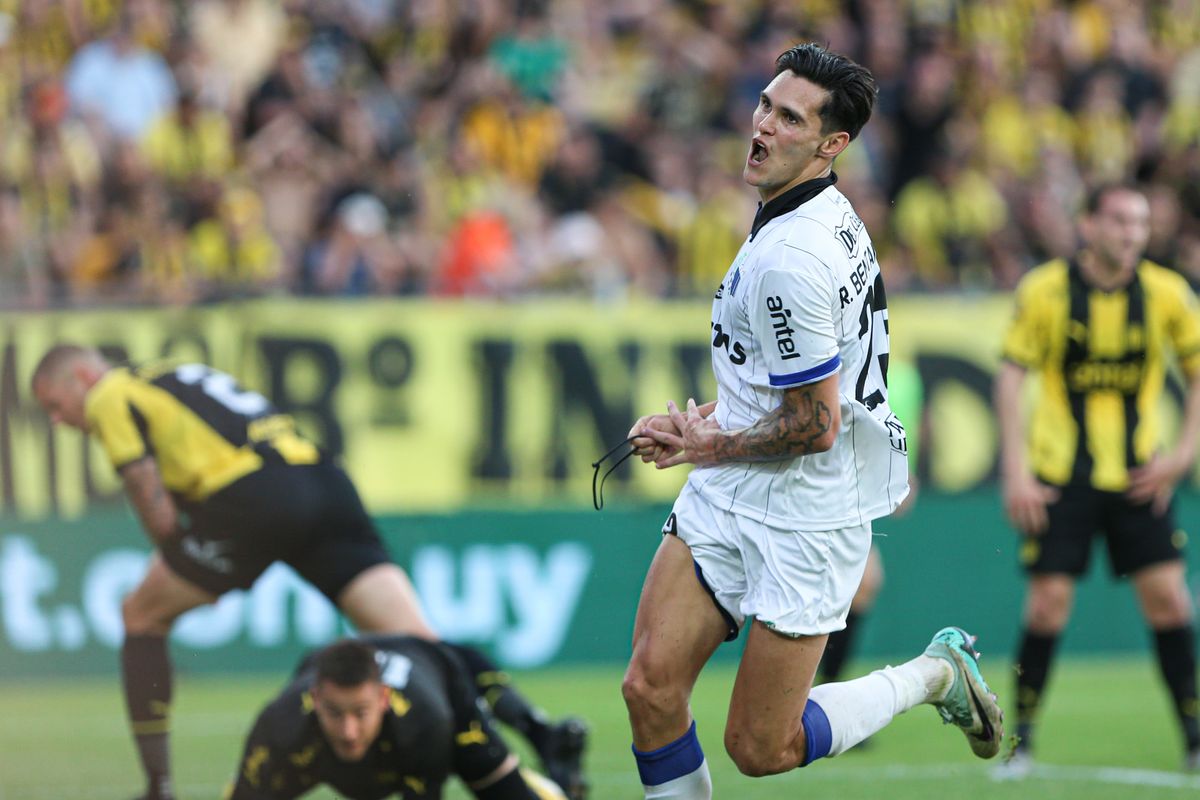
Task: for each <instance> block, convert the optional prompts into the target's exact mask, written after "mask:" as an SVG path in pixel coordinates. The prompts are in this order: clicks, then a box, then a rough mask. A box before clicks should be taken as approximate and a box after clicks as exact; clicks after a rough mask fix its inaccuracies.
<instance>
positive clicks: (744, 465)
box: [622, 44, 1003, 800]
mask: <svg viewBox="0 0 1200 800" xmlns="http://www.w3.org/2000/svg"><path fill="white" fill-rule="evenodd" d="M874 98H875V83H874V79H873V78H872V77H871V74H870V73H869V72H868V71H867V70H865V69H863V68H862V67H861V66H859V65H858V64H855V63H854V62H852V61H850V60H849V59H847V58H845V57H843V56H839V55H837V54H834V53H830V52H828V51H826V50H824V49H822V48H820V47H818V46H816V45H812V44H804V45H797V46H796V47H793V48H791V49H790V50H787V51H785V52H784V53H783V54H782V55H780V57H779V58H778V59H777V60H776V74H775V77H774V78H773V79H772V81H771V82H770V84H768V85H767V87H766V88H765V89H763V91H762V93H761V95H760V97H759V104H758V107H757V109H756V110H755V112H754V119H753V122H754V132H753V138H752V139H751V143H750V148H749V152H748V153H747V157H746V166H745V168H744V170H743V176H744V178H745V179H746V182H747V183H749V184H750V185H751V186H754V187H755V188H756V189H757V190H758V194H759V198H760V200H761V205H760V206H759V211H758V213H757V214H756V215H755V219H754V222H753V225H752V227H751V230H750V235H749V236H748V237H747V239H746V241H745V243H744V244H743V245H742V247H741V249H740V250H739V252H738V254H737V257H736V258H735V259H734V261H733V263H732V264H731V265H730V268H729V271H728V272H727V273H726V275H725V279H724V280H723V281H722V282H721V285H720V287H719V288H718V289H717V292H716V297H715V299H714V301H713V311H712V321H711V330H710V333H711V336H712V340H711V341H712V363H713V372H714V375H715V377H716V380H717V399H716V400H715V401H713V402H709V403H705V404H703V405H700V406H698V405H696V403H695V401H694V400H689V401H688V404H687V409H686V412H685V411H683V410H681V409H679V408H678V407H676V406H675V404H674V403H673V402H671V403H668V404H667V409H668V413H667V414H658V415H651V416H647V417H642V418H641V419H639V420H638V421H637V422H636V423H635V424H634V426H633V429H632V430H631V431H630V436H631V441H632V443H633V448H634V452H635V453H636V454H638V455H640V456H641V458H642V460H643V461H646V462H649V461H653V462H654V463H655V466H657V467H658V468H660V469H662V468H668V467H673V466H678V465H681V464H692V465H694V467H695V468H694V469H693V471H692V473H691V474H690V475H689V477H688V480H687V483H686V484H685V485H684V487H683V489H682V490H681V492H680V494H679V497H678V498H677V499H676V501H675V505H674V507H673V508H672V510H671V514H670V515H669V516H668V518H667V522H666V524H665V525H664V527H663V532H664V534H666V535H664V536H663V540H662V543H661V544H660V546H659V549H658V552H657V553H656V554H655V556H654V561H653V563H652V564H651V565H650V569H649V572H648V573H647V576H646V581H645V584H644V585H643V587H642V596H641V600H640V602H639V605H638V614H637V619H636V621H635V623H634V635H633V639H634V644H633V655H632V658H631V659H630V663H629V668H628V670H627V671H626V675H625V681H624V684H623V686H622V689H623V693H624V696H625V702H626V706H627V707H628V709H629V718H630V723H631V726H632V728H633V749H634V757H635V759H636V760H637V765H638V774H639V776H640V778H641V780H642V785H643V787H644V789H645V796H646V797H647V798H648V799H649V798H654V800H666V799H667V798H689V799H690V800H695V799H696V798H700V799H701V800H703V799H704V798H709V797H711V796H712V785H711V780H710V778H709V773H708V767H707V762H706V761H705V760H704V755H703V752H702V750H701V748H700V744H699V740H698V739H697V737H696V723H695V722H694V721H693V719H692V715H691V710H690V709H689V708H688V701H687V699H688V697H689V696H690V694H691V689H692V685H693V683H694V681H695V680H696V677H697V676H698V675H699V673H700V670H701V669H702V668H703V666H704V664H705V663H706V662H707V661H708V659H709V657H711V655H712V654H713V652H714V651H715V650H716V648H717V647H718V646H719V645H720V643H721V641H722V640H729V639H732V638H735V637H737V636H738V635H739V634H740V632H741V631H742V630H743V629H745V630H747V640H746V646H745V649H744V651H743V653H742V657H741V665H740V667H739V669H738V677H737V681H736V683H735V685H734V688H733V693H732V696H731V698H730V705H729V714H728V717H727V719H726V729H725V749H726V751H727V752H728V753H729V755H730V757H731V758H732V759H733V760H734V762H735V763H736V764H737V766H738V768H739V769H740V770H741V771H742V772H743V773H744V774H747V775H754V776H759V775H769V774H774V773H778V772H783V771H785V770H789V769H792V768H794V767H797V766H805V765H808V764H811V763H812V762H814V761H815V760H817V759H819V758H822V757H824V756H828V755H837V754H838V753H840V752H843V751H845V750H846V749H847V748H849V747H852V746H853V745H854V744H857V743H858V742H860V741H862V740H863V739H864V738H866V737H867V736H870V735H871V734H872V733H874V732H875V731H877V730H879V729H880V728H882V727H883V726H885V725H887V724H888V723H889V722H890V721H891V720H892V718H893V717H894V716H895V715H896V714H899V713H901V712H903V711H905V710H907V709H909V708H911V707H913V706H915V705H919V704H921V703H929V704H932V705H933V706H934V707H935V708H937V710H938V712H939V714H940V715H941V716H942V717H943V719H945V720H946V721H948V722H952V723H954V724H955V725H957V726H958V727H959V728H960V729H962V730H963V732H964V733H965V734H966V735H967V740H968V743H969V744H970V746H971V749H972V751H973V752H974V753H975V754H976V755H978V756H980V757H983V758H990V757H992V756H994V755H995V754H996V753H997V752H998V751H999V748H1000V740H1001V738H1002V735H1003V731H1002V726H1001V724H1000V723H1001V718H1000V717H1001V715H1000V709H999V707H998V705H997V704H996V702H995V698H994V695H992V694H991V690H990V689H988V687H987V684H986V683H985V682H984V680H983V676H982V675H981V674H980V672H979V669H978V666H977V665H976V663H975V651H974V650H973V647H972V644H973V641H974V640H973V638H972V637H970V636H969V635H967V634H966V633H964V632H963V631H962V630H961V629H959V628H945V629H943V630H941V631H939V632H938V633H937V634H936V635H935V636H934V639H933V641H932V642H931V643H930V644H929V646H928V647H927V648H926V650H925V652H924V654H922V655H920V656H918V657H916V658H914V659H912V660H910V661H908V662H905V663H904V664H901V665H900V666H899V667H895V668H892V667H888V668H886V669H883V670H879V671H877V672H875V673H872V674H871V675H869V676H867V677H864V678H859V679H857V680H854V681H849V682H846V683H826V684H823V685H821V686H819V687H816V688H813V686H812V682H813V675H814V673H815V672H816V668H817V663H818V662H819V661H820V658H821V653H822V651H823V650H824V648H825V642H826V638H827V635H828V634H829V633H830V632H832V631H836V630H839V629H841V628H842V627H843V626H844V624H845V619H846V614H847V612H848V610H849V608H850V602H851V600H852V599H853V597H854V593H855V590H856V589H857V588H858V585H859V582H860V580H861V578H862V575H863V570H864V568H865V566H866V563H867V557H868V553H869V552H870V546H871V521H872V520H874V519H876V518H878V517H881V516H883V515H885V514H888V513H890V512H891V511H892V510H894V509H895V508H896V507H897V506H898V505H899V504H900V502H901V501H902V500H903V499H904V498H905V496H906V495H907V493H908V461H907V458H906V452H905V451H906V449H907V442H906V438H905V433H904V425H903V424H902V423H901V421H900V420H899V419H897V418H896V415H895V414H894V413H892V411H891V409H890V407H889V406H888V401H887V367H888V352H889V347H888V312H887V296H886V293H885V292H884V287H883V279H882V278H881V276H880V271H879V264H878V262H877V261H876V258H875V251H874V248H873V247H872V246H871V237H870V236H869V235H868V234H867V231H866V227H865V226H864V225H863V222H862V220H861V219H860V218H859V216H858V215H857V214H856V213H855V212H854V209H853V208H852V207H851V205H850V203H849V201H848V200H847V199H846V198H845V197H844V196H842V194H841V193H840V192H839V191H838V190H837V189H836V188H835V187H834V184H835V183H836V182H837V177H836V175H835V174H834V173H833V170H832V167H833V160H834V159H835V158H836V157H837V156H838V155H839V154H840V153H841V152H842V151H843V150H844V149H845V148H846V146H847V145H848V144H849V142H850V140H851V139H853V138H854V137H855V136H856V135H857V134H858V132H859V131H860V130H861V129H862V126H863V125H864V124H865V123H866V121H867V119H868V118H869V117H870V114H871V109H872V107H873V104H874Z"/></svg>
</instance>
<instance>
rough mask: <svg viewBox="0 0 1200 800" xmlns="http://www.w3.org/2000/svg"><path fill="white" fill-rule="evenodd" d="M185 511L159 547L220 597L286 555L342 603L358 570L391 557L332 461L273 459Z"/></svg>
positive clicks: (174, 565)
mask: <svg viewBox="0 0 1200 800" xmlns="http://www.w3.org/2000/svg"><path fill="white" fill-rule="evenodd" d="M180 510H181V512H183V516H184V517H185V519H184V520H183V524H182V528H183V531H182V533H181V535H180V536H178V537H176V538H175V539H173V540H172V541H171V542H169V543H168V544H165V545H163V546H161V547H160V551H161V552H162V556H163V560H164V561H166V562H167V565H168V566H170V568H171V569H172V570H174V571H175V572H176V573H177V574H178V575H179V576H180V577H182V578H184V579H185V580H187V581H189V582H191V583H194V584H195V585H196V586H199V587H200V588H202V589H204V590H205V591H208V592H212V593H213V594H217V595H220V594H224V593H225V592H227V591H229V590H231V589H247V588H249V587H250V586H251V584H253V583H254V581H255V580H257V579H258V576H259V575H261V574H262V573H263V571H264V570H265V569H266V568H267V567H269V566H270V565H271V564H272V563H274V562H276V561H282V562H284V563H285V564H288V565H289V566H291V567H292V568H293V569H294V570H296V572H298V573H299V574H300V575H301V576H302V577H303V578H304V579H305V580H307V581H308V582H309V583H311V584H312V585H313V586H315V587H316V588H317V589H319V590H320V591H321V592H322V593H323V594H324V595H325V596H326V597H328V598H329V599H330V600H331V601H333V602H334V603H336V602H337V598H338V596H339V595H340V594H341V592H342V590H343V589H345V588H346V585H347V584H348V583H350V581H351V580H353V579H354V578H355V577H356V576H358V575H359V574H360V573H362V572H363V571H364V570H366V569H368V568H370V567H373V566H375V565H376V564H385V563H389V562H390V561H391V558H390V557H389V555H388V552H387V548H386V547H384V545H383V542H382V541H381V540H380V538H379V534H378V532H377V531H376V529H375V524H374V523H373V522H372V521H371V518H370V516H369V515H368V514H367V511H366V509H365V508H363V504H362V500H360V499H359V496H358V492H357V490H355V488H354V484H353V483H351V481H350V477H349V476H348V475H347V474H346V473H345V472H344V471H343V470H342V469H341V468H340V467H338V466H336V465H334V464H331V463H325V462H322V463H318V464H311V465H289V464H268V465H266V466H264V467H263V468H262V469H260V470H258V471H257V472H252V473H251V474H249V475H247V476H245V477H244V478H240V479H238V480H237V481H234V482H233V483H231V484H230V485H229V486H226V487H225V488H224V489H221V490H220V491H218V492H216V493H215V494H213V495H212V496H211V497H209V498H208V499H206V500H204V501H203V502H200V503H186V502H185V503H180Z"/></svg>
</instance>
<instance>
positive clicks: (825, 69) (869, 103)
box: [775, 42, 879, 139]
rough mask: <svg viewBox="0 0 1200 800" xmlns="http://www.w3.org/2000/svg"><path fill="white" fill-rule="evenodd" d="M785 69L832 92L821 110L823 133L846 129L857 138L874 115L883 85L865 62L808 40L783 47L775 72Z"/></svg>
mask: <svg viewBox="0 0 1200 800" xmlns="http://www.w3.org/2000/svg"><path fill="white" fill-rule="evenodd" d="M784 70H791V71H792V73H793V74H795V75H798V76H800V77H801V78H806V79H808V80H810V81H812V82H813V83H815V84H816V85H817V86H820V87H821V88H822V89H824V90H825V91H827V92H829V99H828V100H826V101H825V104H824V105H823V106H821V109H820V111H819V112H818V113H819V114H820V115H821V132H822V133H832V132H834V131H846V132H847V133H849V134H850V138H851V139H854V138H855V137H856V136H858V132H859V131H861V130H862V129H863V126H864V125H866V124H867V120H869V119H870V118H871V110H872V109H873V108H874V107H875V96H876V95H878V94H879V87H878V86H876V85H875V76H873V75H872V74H871V71H870V70H869V69H867V68H866V67H864V66H862V65H861V64H858V63H856V62H854V61H851V60H850V59H848V58H846V57H845V56H843V55H839V54H838V53H831V52H829V51H828V50H826V49H825V48H824V47H821V46H820V45H819V44H814V43H813V42H805V43H804V44H798V45H796V46H795V47H792V48H790V49H788V50H785V51H783V52H782V53H781V54H780V55H779V58H777V59H775V74H776V75H779V74H780V73H782V72H783V71H784Z"/></svg>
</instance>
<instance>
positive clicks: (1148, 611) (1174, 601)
mask: <svg viewBox="0 0 1200 800" xmlns="http://www.w3.org/2000/svg"><path fill="white" fill-rule="evenodd" d="M1142 606H1143V608H1144V609H1145V616H1146V620H1147V621H1148V622H1149V623H1150V626H1151V627H1153V628H1156V629H1165V628H1177V627H1180V626H1183V625H1187V624H1188V623H1190V622H1191V621H1192V607H1191V602H1190V598H1189V597H1188V594H1187V590H1186V589H1180V590H1174V589H1173V588H1172V589H1171V590H1166V591H1161V592H1153V593H1149V594H1147V595H1146V596H1144V597H1143V599H1142Z"/></svg>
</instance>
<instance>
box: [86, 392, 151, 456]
mask: <svg viewBox="0 0 1200 800" xmlns="http://www.w3.org/2000/svg"><path fill="white" fill-rule="evenodd" d="M87 419H88V425H89V426H90V427H91V431H92V433H93V434H95V436H96V438H97V439H98V440H99V441H100V444H101V445H102V446H103V447H104V451H105V453H107V454H108V460H109V461H110V462H112V465H113V468H114V469H118V470H119V469H121V467H124V466H125V465H126V464H132V463H133V462H134V461H137V460H139V459H141V458H145V457H146V456H148V455H152V451H151V448H150V445H149V442H148V427H147V424H146V418H145V417H144V416H143V415H142V413H141V412H140V411H138V409H137V406H136V405H135V404H134V401H133V399H132V398H131V397H130V396H129V393H128V392H127V391H125V390H124V388H123V387H122V386H120V385H113V384H101V385H99V386H98V387H97V388H96V390H95V391H94V392H93V393H92V396H90V397H89V398H88V403H87Z"/></svg>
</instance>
